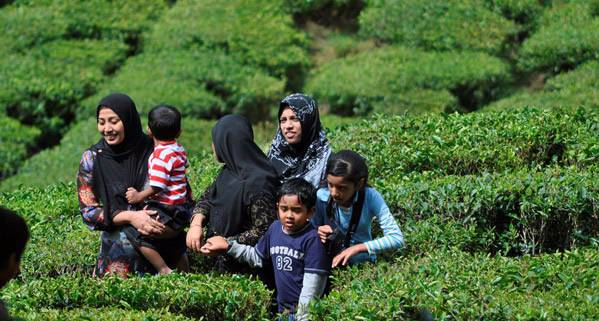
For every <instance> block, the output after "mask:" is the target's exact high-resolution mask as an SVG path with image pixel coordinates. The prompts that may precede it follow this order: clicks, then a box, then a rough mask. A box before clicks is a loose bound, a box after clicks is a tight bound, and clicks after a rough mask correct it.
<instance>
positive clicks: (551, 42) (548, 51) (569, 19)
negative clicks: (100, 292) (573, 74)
mask: <svg viewBox="0 0 599 321" xmlns="http://www.w3.org/2000/svg"><path fill="white" fill-rule="evenodd" d="M591 9H592V4H591V1H574V2H572V3H560V2H557V3H556V4H555V5H554V6H553V7H552V8H551V9H549V10H548V11H546V12H545V13H544V15H543V16H542V17H541V18H540V22H539V27H538V30H537V31H536V32H535V33H534V34H533V35H532V36H531V37H530V38H528V39H527V40H526V41H525V42H524V43H523V44H522V48H521V50H520V52H519V59H518V67H519V68H521V69H522V70H525V71H530V70H543V71H544V70H548V71H552V72H559V71H561V70H563V69H566V70H568V69H571V68H572V67H575V66H576V65H578V64H580V63H583V62H585V61H587V60H591V59H598V58H599V17H597V16H595V15H593V12H592V10H591Z"/></svg>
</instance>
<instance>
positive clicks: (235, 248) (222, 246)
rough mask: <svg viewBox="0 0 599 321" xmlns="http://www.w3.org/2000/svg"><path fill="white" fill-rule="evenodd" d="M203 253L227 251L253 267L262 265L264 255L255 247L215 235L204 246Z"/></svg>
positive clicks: (217, 253) (211, 254)
mask: <svg viewBox="0 0 599 321" xmlns="http://www.w3.org/2000/svg"><path fill="white" fill-rule="evenodd" d="M201 251H202V253H204V254H205V255H208V256H213V255H219V254H222V253H225V252H226V253H227V254H229V255H231V256H232V257H234V258H235V259H236V260H238V261H244V262H247V263H248V264H249V265H250V266H251V267H262V257H261V255H260V254H259V253H258V251H257V250H256V248H255V247H253V246H249V245H245V244H239V243H237V242H236V241H227V239H225V238H224V237H222V236H213V237H211V238H209V239H208V240H206V244H205V245H204V246H202V249H201Z"/></svg>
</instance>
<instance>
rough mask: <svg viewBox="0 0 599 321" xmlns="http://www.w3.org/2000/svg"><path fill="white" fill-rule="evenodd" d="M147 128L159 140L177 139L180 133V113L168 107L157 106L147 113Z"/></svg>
mask: <svg viewBox="0 0 599 321" xmlns="http://www.w3.org/2000/svg"><path fill="white" fill-rule="evenodd" d="M148 126H149V127H150V130H151V131H152V135H153V136H154V137H156V138H157V139H159V140H171V139H175V138H177V136H178V135H179V132H180V131H181V113H180V112H179V111H178V110H177V108H175V107H173V106H169V105H158V106H156V107H154V108H152V110H150V112H149V113H148Z"/></svg>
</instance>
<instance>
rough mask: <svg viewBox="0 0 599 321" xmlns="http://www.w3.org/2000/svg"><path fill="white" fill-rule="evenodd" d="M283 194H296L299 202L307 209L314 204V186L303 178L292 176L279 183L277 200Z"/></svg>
mask: <svg viewBox="0 0 599 321" xmlns="http://www.w3.org/2000/svg"><path fill="white" fill-rule="evenodd" d="M284 195H296V196H297V198H298V199H299V201H300V204H302V205H305V206H306V208H307V209H311V208H313V207H314V206H316V188H314V186H312V184H310V183H308V182H307V181H306V180H305V179H303V178H292V179H290V180H288V181H286V182H284V183H283V185H281V188H279V192H278V193H277V201H279V200H280V199H281V197H283V196H284Z"/></svg>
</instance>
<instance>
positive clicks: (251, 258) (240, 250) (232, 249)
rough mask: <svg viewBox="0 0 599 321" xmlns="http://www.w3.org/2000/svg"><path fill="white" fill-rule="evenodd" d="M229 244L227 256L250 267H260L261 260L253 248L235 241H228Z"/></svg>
mask: <svg viewBox="0 0 599 321" xmlns="http://www.w3.org/2000/svg"><path fill="white" fill-rule="evenodd" d="M229 244H230V246H229V250H228V251H227V254H229V255H230V256H232V257H234V258H235V259H236V260H237V261H243V262H246V263H247V264H249V265H250V266H251V267H258V268H261V267H262V258H261V257H260V254H258V251H256V248H255V247H253V246H249V245H245V244H239V243H237V242H236V241H229Z"/></svg>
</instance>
